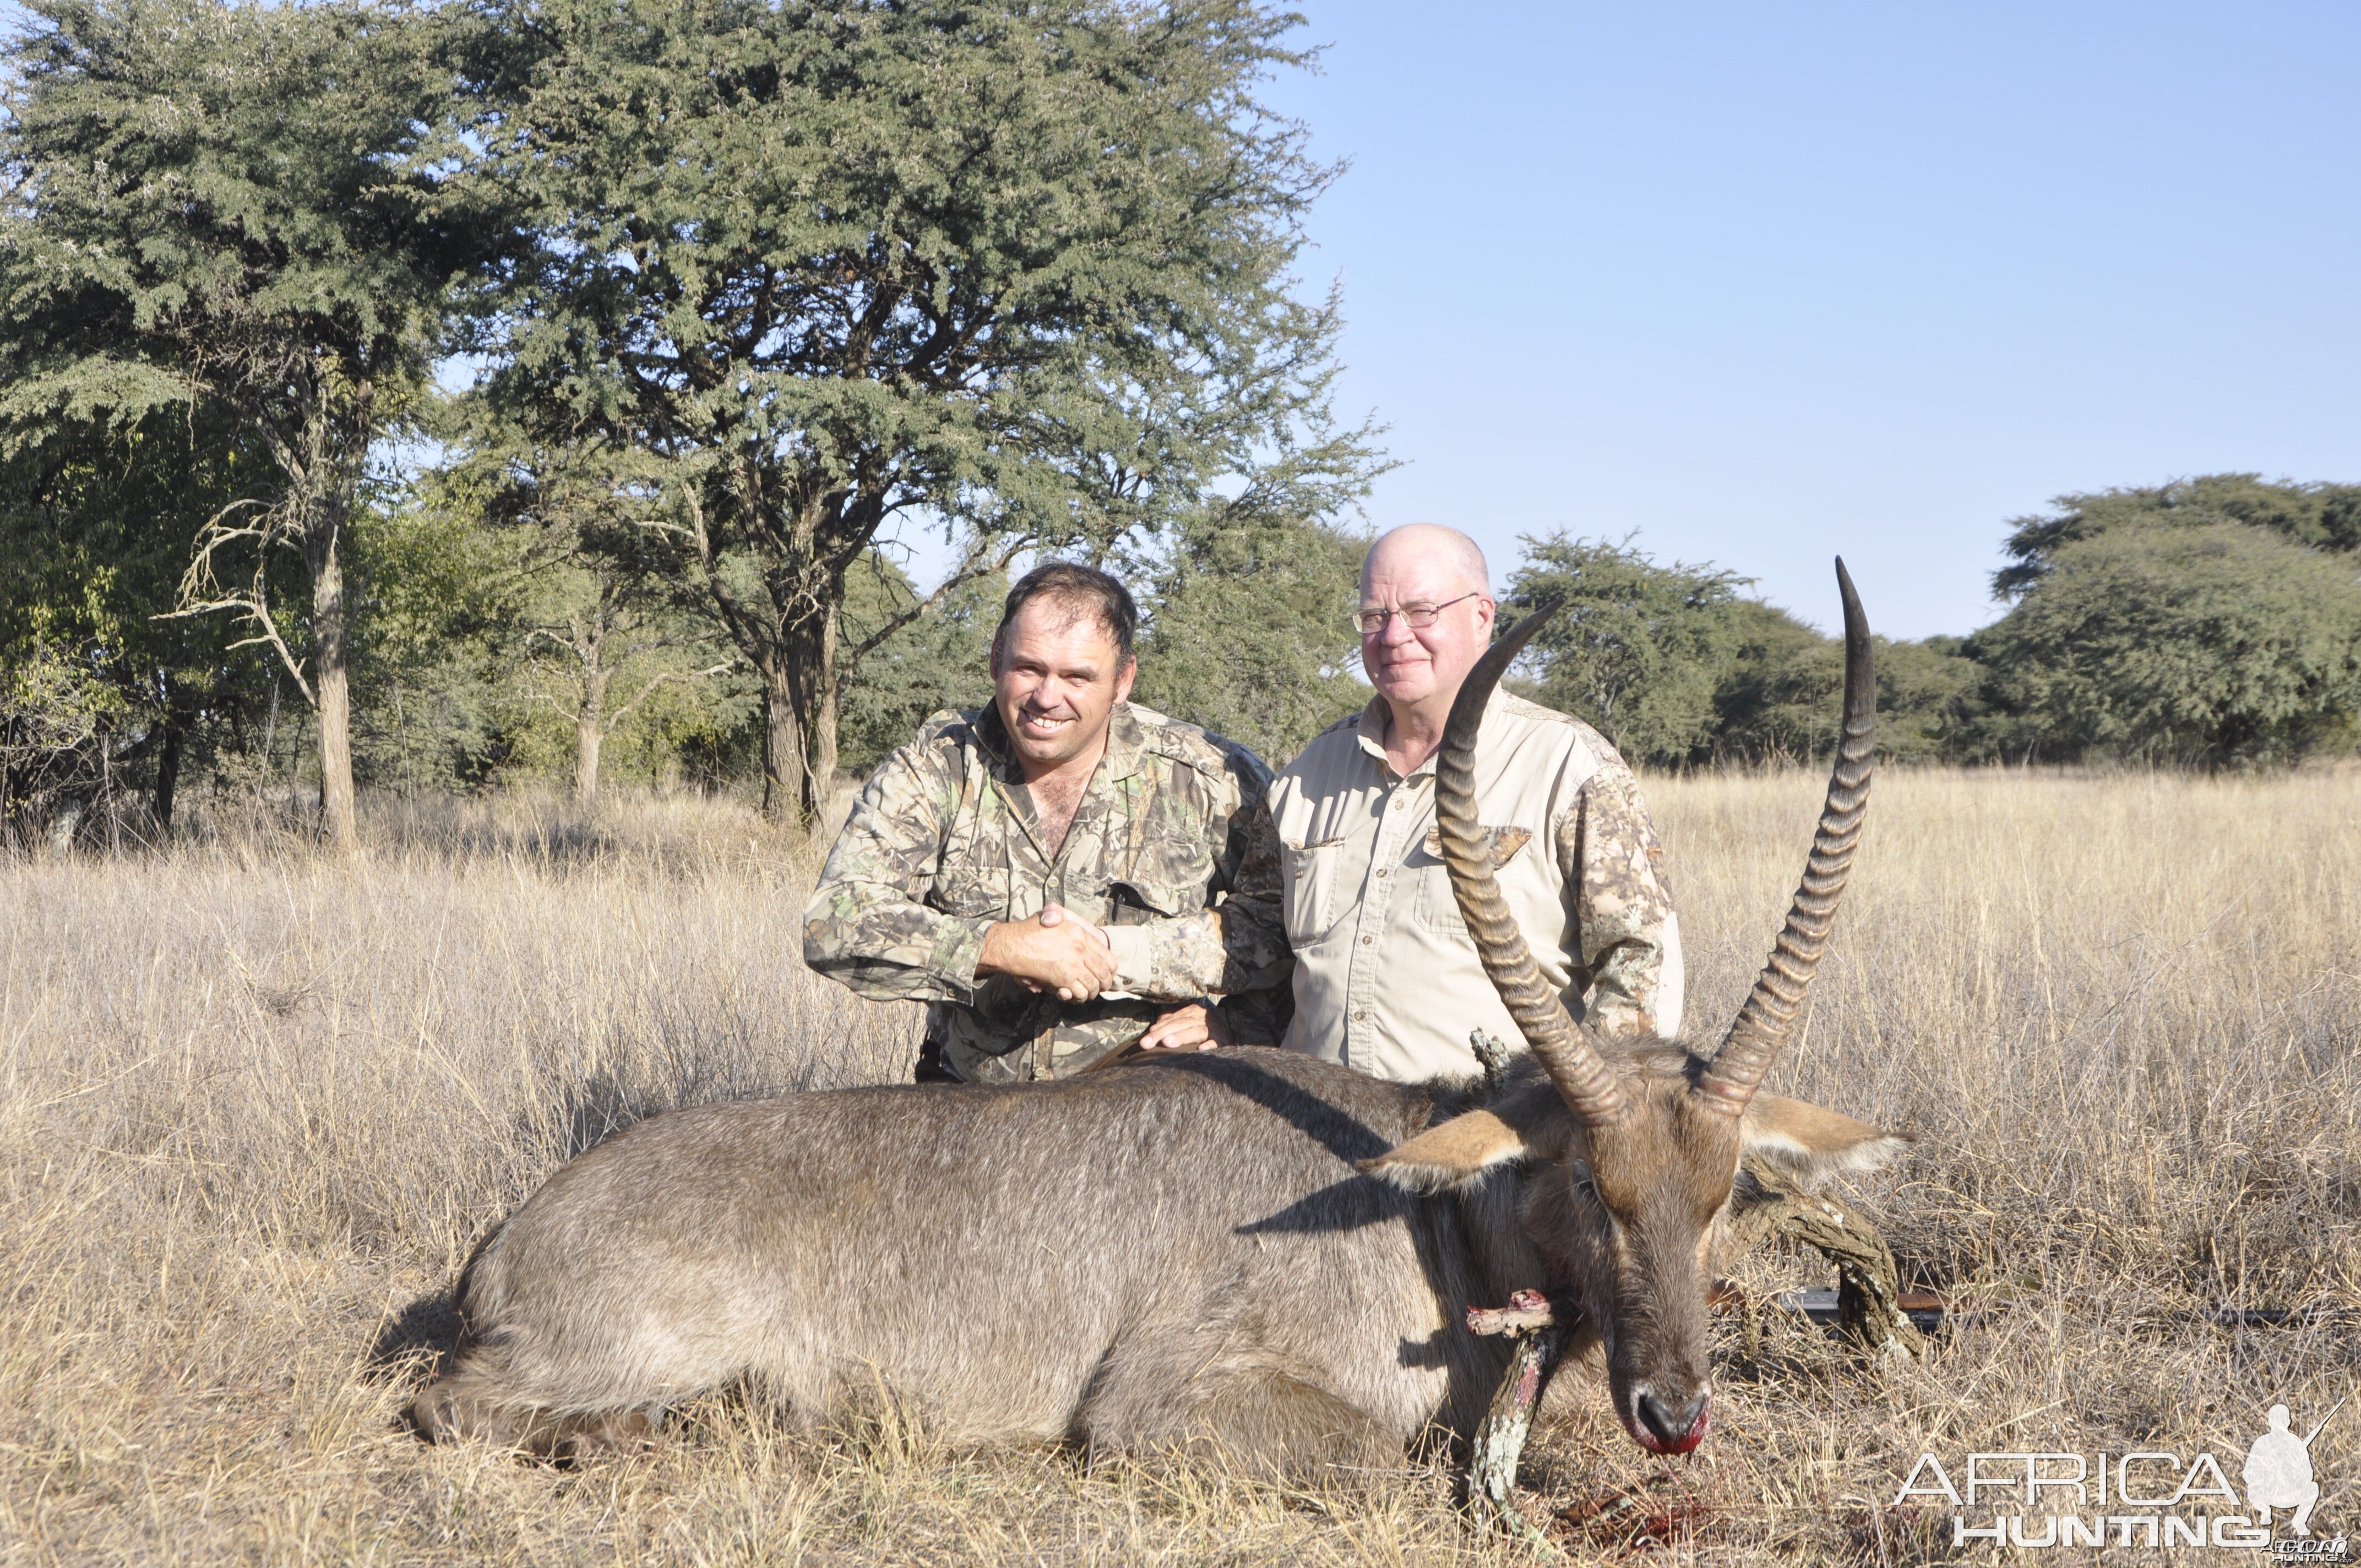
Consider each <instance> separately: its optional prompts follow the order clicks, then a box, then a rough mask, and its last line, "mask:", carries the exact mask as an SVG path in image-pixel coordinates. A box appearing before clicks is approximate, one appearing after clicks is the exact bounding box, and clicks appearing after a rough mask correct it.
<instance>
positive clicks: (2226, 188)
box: [1268, 0, 2361, 637]
mask: <svg viewBox="0 0 2361 1568" xmlns="http://www.w3.org/2000/svg"><path fill="white" fill-rule="evenodd" d="M1306 8H1307V10H1308V14H1309V18H1310V21H1309V26H1308V27H1306V28H1304V29H1303V30H1302V31H1301V33H1300V34H1299V35H1298V36H1299V38H1305V39H1311V40H1317V41H1321V42H1323V43H1325V44H1327V45H1328V46H1329V47H1328V48H1327V49H1326V52H1325V54H1324V57H1323V74H1321V75H1318V76H1315V77H1302V76H1295V77H1291V78H1290V79H1286V80H1282V81H1279V82H1276V83H1274V84H1272V86H1271V88H1270V90H1269V92H1268V101H1269V102H1271V103H1272V104H1275V105H1276V106H1278V107H1279V108H1281V109H1283V110H1284V111H1285V112H1287V113H1289V114H1290V115H1296V116H1298V117H1300V118H1301V119H1302V120H1304V121H1305V122H1307V123H1308V125H1309V126H1311V128H1312V133H1313V148H1314V150H1315V151H1316V152H1317V153H1318V154H1319V155H1321V156H1323V157H1324V158H1330V159H1335V158H1348V159H1351V160H1352V168H1351V170H1349V172H1347V173H1346V174H1345V177H1344V178H1343V179H1342V180H1341V181H1338V183H1337V184H1336V186H1335V187H1334V190H1332V191H1331V192H1329V193H1328V194H1327V195H1326V196H1325V197H1324V198H1323V201H1322V203H1321V204H1320V206H1319V207H1318V208H1317V209H1316V211H1315V212H1314V214H1313V216H1312V220H1311V224H1310V232H1311V236H1312V239H1313V241H1314V242H1315V245H1316V248H1315V249H1313V250H1312V251H1311V252H1309V253H1308V254H1307V256H1306V258H1305V264H1306V265H1305V275H1306V282H1307V286H1309V287H1311V288H1314V289H1316V288H1320V287H1324V285H1325V283H1326V282H1327V280H1329V279H1331V278H1341V279H1342V280H1343V283H1344V290H1345V313H1346V315H1347V317H1348V319H1349V323H1350V325H1349V327H1348V329H1347V331H1346V333H1345V340H1344V349H1343V351H1344V357H1345V360H1346V361H1347V362H1348V364H1349V366H1350V369H1349V371H1348V373H1347V374H1346V375H1345V378H1344V380H1343V389H1342V391H1343V395H1342V398H1341V400H1340V405H1339V406H1340V408H1342V409H1345V410H1347V411H1353V412H1356V413H1357V412H1359V411H1365V410H1366V411H1373V412H1375V414H1376V415H1377V416H1378V418H1379V419H1380V420H1383V421H1386V422H1389V423H1390V424H1391V426H1392V431H1391V433H1390V435H1389V438H1388V444H1389V448H1390V450H1391V451H1392V453H1393V455H1395V456H1397V457H1399V458H1401V459H1404V460H1406V465H1407V466H1405V467H1404V468H1402V469H1400V471H1398V472H1396V473H1394V474H1392V475H1390V476H1389V477H1386V478H1385V479H1383V480H1381V481H1380V482H1379V484H1378V488H1377V491H1376V494H1375V496H1374V497H1373V498H1372V500H1371V502H1370V505H1369V508H1368V519H1369V521H1371V522H1373V523H1375V524H1376V525H1378V527H1380V528H1385V527H1391V526H1393V525H1395V524H1397V523H1402V522H1411V521H1443V522H1450V523H1454V524H1455V525H1457V526H1460V527H1463V528H1466V529H1467V530H1468V532H1471V533H1474V534H1475V535H1476V536H1477V539H1478V540H1479V541H1480V542H1481V543H1484V545H1485V546H1486V548H1487V550H1488V552H1489V553H1490V554H1491V556H1492V559H1493V565H1494V570H1495V575H1496V576H1499V577H1501V578H1505V577H1506V576H1507V574H1508V572H1509V570H1510V568H1511V567H1512V566H1513V565H1514V562H1515V559H1516V555H1517V544H1516V540H1517V536H1518V535H1519V534H1521V533H1530V532H1545V531H1548V530H1552V529H1555V528H1560V527H1563V528H1566V529H1569V530H1571V531H1573V532H1577V533H1586V534H1594V535H1596V534H1609V535H1614V536H1619V537H1620V535H1622V534H1623V533H1625V532H1630V531H1632V530H1637V531H1638V532H1639V534H1640V542H1641V543H1642V546H1643V547H1644V548H1647V549H1649V550H1651V551H1652V552H1653V553H1654V554H1656V555H1657V556H1658V558H1659V559H1673V558H1680V559H1686V560H1710V561H1714V562H1717V563H1719V564H1720V565H1724V566H1727V567H1730V568H1732V569H1734V570H1737V571H1740V572H1743V573H1745V574H1747V575H1749V576H1755V577H1757V578H1759V579H1760V587H1759V589H1758V590H1757V591H1759V592H1761V593H1763V595H1765V596H1766V597H1768V598H1771V599H1773V600H1774V601H1775V602H1778V603H1781V604H1784V605H1785V606H1787V607H1788V608H1790V609H1794V610H1795V611H1796V612H1797V613H1799V614H1801V615H1803V616H1804V617H1805V618H1806V619H1807V620H1813V621H1814V622H1816V623H1818V624H1822V625H1827V624H1828V623H1829V621H1830V620H1831V619H1832V616H1833V609H1834V606H1833V599H1834V590H1833V587H1832V584H1831V583H1830V580H1829V576H1828V557H1829V556H1830V555H1832V554H1838V553H1839V552H1841V553H1842V554H1844V555H1845V557H1846V559H1847V561H1848V563H1849V564H1850V565H1851V566H1852V568H1853V571H1854V574H1855V576H1856V577H1857V578H1858V580H1859V581H1860V583H1861V589H1862V592H1863V595H1864V597H1865V598H1866V600H1867V603H1868V606H1869V609H1870V611H1871V615H1872V620H1873V621H1874V622H1875V624H1876V625H1877V626H1878V627H1879V629H1880V630H1884V631H1887V632H1889V633H1891V634H1894V635H1898V636H1906V637H1917V636H1925V635H1927V634H1929V633H1934V632H1963V631H1967V630H1971V629H1972V628H1973V627H1975V626H1978V625H1980V624H1982V623H1983V622H1985V621H1988V620H1991V619H1993V616H1994V615H1995V614H1996V613H1997V608H1996V607H1995V606H1993V603H1992V602H1991V600H1990V598H1989V591H1988V587H1987V583H1988V576H1989V574H1990V572H1991V571H1992V570H1993V567H1994V566H1996V565H1999V555H1998V544H1999V540H2000V537H2001V535H2002V532H2004V520H2005V519H2007V518H2008V517H2010V516H2013V515H2015V514H2019V513H2023V512H2027V511H2031V510H2037V509H2040V508H2042V507H2043V506H2044V504H2045V503H2046V502H2047V500H2048V498H2049V497H2051V496H2053V495H2056V494H2059V493H2060V492H2062V491H2067V490H2076V489H2095V488H2105V487H2108V486H2111V485H2137V484H2152V483H2156V482H2158V481H2161V480H2163V479H2166V478H2169V477H2176V476H2181V475H2188V474H2195V473H2206V472H2213V471H2220V470H2229V469H2255V470H2260V471H2261V472H2263V473H2264V474H2265V475H2267V476H2269V477H2283V476H2284V477H2295V478H2301V479H2356V480H2361V417H2356V416H2361V380H2356V375H2355V372H2354V367H2355V366H2356V363H2361V354H2356V349H2361V304H2356V290H2355V287H2354V276H2353V275H2354V272H2355V269H2356V260H2361V244H2356V239H2361V235H2356V228H2361V190H2356V186H2361V158H2356V154H2361V136H2356V131H2361V92H2356V90H2355V88H2354V86H2353V82H2354V80H2355V72H2356V66H2361V6H2355V5H2311V6H2306V5H2213V6H2205V7H2176V6H2169V5H2040V6H2024V7H2011V6H2002V5H1977V6H1973V7H1966V6H1957V7H1940V6H1932V5H1881V6H1874V7H1859V8H1846V7H1839V6H1834V5H1809V6H1768V5H1615V6H1593V5H1510V4H1499V5H1455V6H1447V7H1446V6H1437V5H1409V4H1393V3H1379V0H1351V3H1343V0H1327V3H1322V0H1313V3H1312V4H1311V5H1309V6H1308V7H1306Z"/></svg>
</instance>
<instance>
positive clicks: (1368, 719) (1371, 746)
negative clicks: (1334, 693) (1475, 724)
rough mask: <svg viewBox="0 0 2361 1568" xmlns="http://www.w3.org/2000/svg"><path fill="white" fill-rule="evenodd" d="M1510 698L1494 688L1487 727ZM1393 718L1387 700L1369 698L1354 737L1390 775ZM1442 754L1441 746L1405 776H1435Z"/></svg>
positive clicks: (1486, 709) (1486, 712)
mask: <svg viewBox="0 0 2361 1568" xmlns="http://www.w3.org/2000/svg"><path fill="white" fill-rule="evenodd" d="M1508 696H1509V694H1508V693H1506V692H1504V691H1502V690H1501V689H1500V688H1499V686H1494V687H1493V688H1492V695H1491V696H1489V697H1488V698H1487V699H1485V703H1484V721H1485V723H1486V725H1487V726H1488V725H1489V724H1490V723H1491V721H1492V719H1493V717H1494V716H1495V715H1497V714H1498V713H1499V711H1500V705H1501V704H1502V703H1504V702H1506V701H1507V700H1508ZM1392 717H1393V710H1392V709H1390V708H1389V707H1386V699H1385V698H1384V697H1383V696H1373V697H1371V698H1370V699H1369V706H1368V707H1365V708H1363V709H1361V717H1360V718H1358V719H1357V720H1356V721H1355V723H1354V727H1353V733H1354V737H1355V739H1356V740H1359V741H1360V743H1361V750H1362V751H1365V752H1367V753H1368V754H1369V755H1370V756H1372V757H1374V758H1376V759H1377V762H1378V767H1380V768H1382V769H1384V770H1385V771H1386V772H1387V773H1392V772H1393V769H1394V765H1393V762H1391V760H1389V758H1388V757H1387V756H1386V722H1387V720H1388V719H1389V718H1392ZM1441 755H1443V748H1442V747H1440V746H1437V747H1436V748H1435V749H1434V750H1433V751H1432V752H1430V753H1429V754H1428V756H1427V759H1426V761H1424V762H1421V763H1420V764H1419V765H1418V766H1416V767H1414V768H1412V769H1411V771H1410V772H1409V773H1407V774H1405V775H1403V776H1404V777H1406V778H1413V779H1422V778H1427V777H1431V776H1432V775H1433V773H1434V760H1435V758H1437V757H1440V756H1441Z"/></svg>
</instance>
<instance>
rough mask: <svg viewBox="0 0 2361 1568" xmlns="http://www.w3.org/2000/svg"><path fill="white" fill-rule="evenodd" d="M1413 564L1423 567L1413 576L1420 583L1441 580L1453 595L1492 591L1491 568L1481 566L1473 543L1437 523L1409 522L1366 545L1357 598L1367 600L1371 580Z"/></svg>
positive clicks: (1462, 534)
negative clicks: (1445, 582)
mask: <svg viewBox="0 0 2361 1568" xmlns="http://www.w3.org/2000/svg"><path fill="white" fill-rule="evenodd" d="M1413 564H1415V565H1417V566H1419V567H1422V568H1423V570H1422V571H1420V572H1418V573H1417V575H1418V576H1420V577H1421V578H1422V580H1425V581H1429V582H1433V583H1434V584H1435V586H1437V587H1440V586H1441V585H1442V583H1443V582H1444V581H1445V580H1447V581H1449V582H1450V583H1452V584H1453V585H1455V586H1454V587H1452V589H1451V592H1452V593H1454V594H1463V593H1475V594H1488V593H1490V592H1491V591H1492V571H1491V568H1490V567H1489V566H1488V565H1485V563H1484V552H1483V551H1482V550H1480V549H1478V548H1477V544H1476V542H1475V541H1474V540H1472V539H1470V538H1468V537H1467V536H1466V534H1464V533H1462V532H1459V531H1458V530H1457V529H1455V528H1445V527H1444V526H1443V525H1442V524H1441V523H1439V522H1411V523H1405V524H1403V525H1402V526H1401V527H1400V528H1397V529H1395V530H1394V531H1393V532H1390V533H1387V534H1383V535H1381V536H1380V537H1379V538H1378V542H1377V543H1375V544H1372V545H1370V546H1369V554H1368V558H1367V560H1365V561H1363V562H1362V563H1361V597H1362V598H1367V597H1368V593H1369V584H1370V583H1371V582H1372V581H1374V580H1376V579H1378V578H1379V577H1381V576H1395V575H1397V574H1400V572H1402V570H1403V569H1404V568H1405V567H1406V566H1410V565H1413ZM1449 597H1450V595H1449V594H1446V595H1444V598H1449Z"/></svg>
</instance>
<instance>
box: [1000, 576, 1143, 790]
mask: <svg viewBox="0 0 2361 1568" xmlns="http://www.w3.org/2000/svg"><path fill="white" fill-rule="evenodd" d="M1136 673H1137V664H1135V663H1132V662H1130V661H1127V660H1126V659H1124V658H1123V656H1122V654H1121V653H1120V652H1119V651H1118V650H1117V649H1116V647H1115V633H1114V632H1112V631H1110V630H1108V629H1107V627H1106V625H1105V623H1104V622H1103V621H1101V620H1098V618H1097V617H1095V616H1093V615H1092V614H1091V613H1090V612H1089V611H1088V610H1087V609H1082V608H1080V607H1078V606H1076V605H1074V604H1073V603H1072V602H1071V601H1069V600H1061V599H1059V598H1053V597H1051V596H1049V595H1046V594H1045V595H1043V596H1041V597H1040V598H1035V599H1031V600H1029V601H1027V604H1026V605H1025V608H1024V609H1020V610H1018V611H1017V612H1016V619H1015V620H1011V621H1010V622H1009V623H1008V624H1007V625H1006V626H1005V627H1004V628H1002V629H1001V633H1000V636H999V638H998V639H997V640H996V641H994V643H993V649H992V675H993V683H994V691H993V702H994V706H996V707H998V708H999V709H1000V722H1001V724H1002V725H1003V726H1004V727H1005V729H1007V731H1008V740H1009V743H1010V745H1011V746H1012V747H1014V748H1015V750H1016V758H1017V762H1018V763H1019V765H1020V766H1022V767H1023V769H1024V770H1025V776H1026V777H1027V779H1028V780H1029V779H1036V778H1039V777H1041V776H1042V775H1043V774H1045V773H1055V772H1057V771H1058V770H1059V769H1060V768H1063V767H1065V766H1068V765H1069V764H1072V763H1076V762H1088V763H1090V764H1092V765H1095V764H1096V762H1097V761H1098V754H1099V751H1100V748H1101V746H1102V745H1103V743H1104V740H1105V739H1106V729H1107V718H1108V716H1109V715H1111V714H1112V713H1113V712H1114V711H1115V704H1116V703H1119V702H1127V701H1129V700H1130V698H1131V682H1132V676H1133V675H1134V674H1136Z"/></svg>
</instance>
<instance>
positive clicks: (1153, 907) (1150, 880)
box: [1106, 876, 1204, 926]
mask: <svg viewBox="0 0 2361 1568" xmlns="http://www.w3.org/2000/svg"><path fill="white" fill-rule="evenodd" d="M1203 903H1204V894H1203V888H1202V883H1201V884H1199V885H1197V886H1194V887H1183V886H1180V885H1179V884H1177V883H1170V882H1166V881H1164V880H1162V879H1161V878H1158V877H1152V876H1129V877H1120V878H1117V879H1116V880H1115V881H1114V882H1111V883H1107V890H1106V906H1107V916H1106V923H1107V924H1108V925H1110V926H1145V925H1147V924H1148V922H1149V921H1150V920H1169V919H1170V918H1171V917H1172V916H1176V915H1180V914H1182V913H1184V912H1186V911H1188V910H1190V909H1192V908H1201V907H1202V906H1203Z"/></svg>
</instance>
